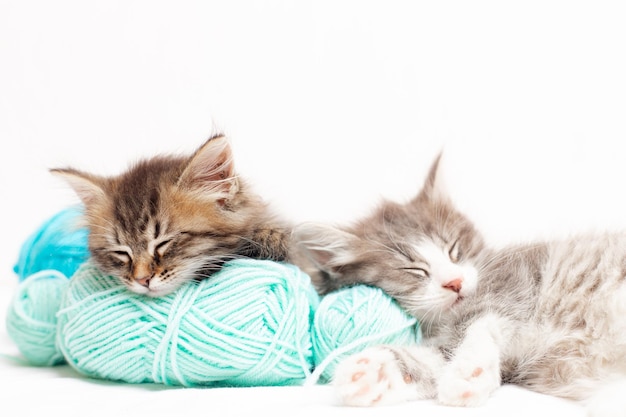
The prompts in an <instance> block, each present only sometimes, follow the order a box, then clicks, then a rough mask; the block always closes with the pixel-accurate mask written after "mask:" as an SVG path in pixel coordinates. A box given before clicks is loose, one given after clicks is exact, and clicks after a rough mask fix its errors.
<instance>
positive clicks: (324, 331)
mask: <svg viewBox="0 0 626 417" xmlns="http://www.w3.org/2000/svg"><path fill="white" fill-rule="evenodd" d="M311 331H312V336H311V339H312V341H313V361H314V363H315V365H316V369H315V373H314V375H313V376H312V378H313V380H314V382H317V379H318V378H319V379H320V380H321V381H322V382H328V381H330V380H331V379H332V376H333V373H334V371H335V368H336V367H337V364H339V362H341V360H342V359H344V358H346V357H347V356H349V355H352V354H354V353H357V352H360V351H362V350H363V349H365V348H367V347H370V346H375V345H380V344H401V345H415V344H418V343H419V342H420V340H421V331H420V328H419V324H418V322H417V320H416V319H415V317H412V316H410V315H408V314H407V313H406V312H405V311H404V310H403V309H402V308H401V307H400V306H399V305H398V304H397V303H396V302H395V300H393V298H391V297H390V296H388V295H387V294H386V293H385V292H384V291H382V290H381V289H380V288H376V287H370V286H366V285H355V286H352V287H348V288H343V289H340V290H338V291H335V292H332V293H330V294H328V295H326V296H324V298H322V300H321V302H320V305H319V307H318V308H317V310H316V312H315V317H314V320H313V326H312V330H311Z"/></svg>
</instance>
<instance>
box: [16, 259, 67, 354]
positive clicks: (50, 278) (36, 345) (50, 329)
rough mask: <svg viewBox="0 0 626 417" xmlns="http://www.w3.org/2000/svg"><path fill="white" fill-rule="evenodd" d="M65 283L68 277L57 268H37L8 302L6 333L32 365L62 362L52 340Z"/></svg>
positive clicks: (59, 352)
mask: <svg viewBox="0 0 626 417" xmlns="http://www.w3.org/2000/svg"><path fill="white" fill-rule="evenodd" d="M68 285H69V283H68V280H67V278H66V277H65V275H63V274H62V273H60V272H59V271H56V270H51V269H48V270H43V271H39V272H37V273H35V274H32V275H30V276H29V277H28V278H26V279H25V280H24V281H22V282H20V284H19V286H18V288H17V291H16V293H15V294H14V296H13V299H12V300H11V303H10V304H9V309H8V311H7V316H6V326H7V333H8V334H9V337H11V339H12V340H13V342H14V343H15V344H16V345H17V348H18V349H19V351H20V353H21V354H22V355H23V356H24V358H25V359H26V360H27V361H28V363H30V364H31V365H36V366H51V365H57V364H60V363H63V362H64V360H63V355H62V354H61V351H60V350H59V348H58V347H57V345H56V341H55V339H56V326H57V318H56V313H57V311H58V310H59V306H60V305H61V297H62V295H63V293H64V292H65V289H66V288H67V286H68Z"/></svg>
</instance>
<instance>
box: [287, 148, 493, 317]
mask: <svg viewBox="0 0 626 417" xmlns="http://www.w3.org/2000/svg"><path fill="white" fill-rule="evenodd" d="M439 160H440V157H438V158H437V159H436V160H435V162H434V163H433V165H432V167H431V169H430V172H429V175H428V178H427V179H426V182H425V184H424V186H423V188H422V190H421V191H420V192H419V194H418V195H417V196H416V197H415V198H414V199H413V200H411V201H409V202H408V203H406V204H397V203H393V202H389V201H386V202H383V204H381V206H380V207H379V208H378V209H377V210H376V211H375V212H373V214H372V215H370V216H368V217H366V218H363V219H361V220H360V221H358V222H356V223H355V224H353V225H351V226H349V227H333V226H329V225H320V224H310V223H304V224H301V225H299V226H298V227H297V228H296V229H295V231H294V240H295V241H296V242H298V244H299V245H300V246H301V248H302V250H303V252H305V253H306V254H307V255H308V256H309V258H310V259H311V260H312V261H313V263H315V264H316V265H317V266H318V267H319V268H320V269H321V270H322V271H323V272H324V274H322V276H323V279H321V280H320V281H318V282H316V285H317V287H318V289H319V290H320V292H322V293H326V292H328V291H332V290H334V289H337V288H340V287H343V286H349V285H353V284H359V283H363V284H368V285H373V286H377V287H380V288H382V289H383V290H385V291H386V292H387V293H388V294H390V295H391V296H393V297H394V298H395V299H396V300H397V301H398V302H399V303H400V304H401V305H402V306H403V307H404V308H405V309H406V310H407V311H408V312H409V313H411V314H413V315H414V316H416V317H418V318H420V319H426V320H437V319H438V318H441V317H443V316H445V315H446V314H447V313H449V312H452V311H454V310H455V309H456V308H457V307H458V306H460V305H462V304H463V299H464V298H465V297H467V296H469V295H472V294H473V293H474V292H475V290H476V286H477V269H476V267H475V264H476V261H477V256H478V254H479V253H480V251H481V250H482V248H483V246H484V244H483V239H482V237H481V236H480V235H479V234H478V233H477V231H476V230H475V228H474V226H473V224H472V223H471V222H470V221H469V220H468V219H467V218H466V217H465V216H464V215H463V214H461V213H460V212H459V211H458V210H456V209H455V208H454V206H453V204H452V202H451V201H450V199H449V198H448V197H447V196H446V195H445V194H444V192H443V190H441V187H440V186H439V185H438V184H437V181H436V180H437V168H438V165H439Z"/></svg>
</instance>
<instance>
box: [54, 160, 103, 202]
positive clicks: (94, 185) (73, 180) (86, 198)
mask: <svg viewBox="0 0 626 417" xmlns="http://www.w3.org/2000/svg"><path fill="white" fill-rule="evenodd" d="M50 173H52V174H53V175H55V176H57V177H60V178H62V179H63V180H65V182H67V183H68V184H69V186H70V187H72V189H74V192H75V193H76V194H77V195H78V197H79V198H80V199H81V201H82V202H83V204H85V206H89V205H92V204H95V203H98V202H100V201H102V199H103V198H105V196H106V193H105V191H104V188H102V187H103V180H102V179H101V178H100V177H96V176H94V175H91V174H87V173H84V172H81V171H78V170H76V169H73V168H54V169H51V170H50Z"/></svg>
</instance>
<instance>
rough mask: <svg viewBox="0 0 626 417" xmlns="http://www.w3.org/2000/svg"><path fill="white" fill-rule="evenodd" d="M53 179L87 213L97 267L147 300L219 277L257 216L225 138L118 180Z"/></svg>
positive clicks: (74, 173)
mask: <svg viewBox="0 0 626 417" xmlns="http://www.w3.org/2000/svg"><path fill="white" fill-rule="evenodd" d="M51 172H52V173H53V174H55V175H58V176H60V177H62V178H63V179H65V180H66V181H67V183H68V184H69V185H70V186H71V187H72V188H73V189H74V191H75V192H76V194H77V195H78V196H79V197H80V199H81V200H82V202H83V204H84V206H85V214H86V216H85V220H86V223H87V226H88V228H89V231H90V233H89V250H90V253H91V258H92V260H93V261H94V263H95V264H96V265H97V266H98V267H99V268H100V269H101V270H102V271H103V272H104V273H106V274H109V275H112V276H116V277H118V278H120V279H121V281H122V282H123V283H124V284H125V285H126V286H127V287H128V288H129V289H130V290H132V291H134V292H136V293H140V294H146V295H149V296H160V295H164V294H167V293H169V292H172V291H173V290H175V289H176V288H178V287H179V286H180V285H181V284H182V283H184V282H186V281H189V280H192V279H196V278H202V277H203V276H207V275H209V274H210V273H211V272H212V271H214V270H216V269H219V267H220V266H221V265H222V264H223V263H224V262H225V261H227V260H229V257H232V254H233V253H235V252H236V251H237V250H238V248H239V247H240V246H241V244H242V243H241V242H242V238H241V237H242V236H244V235H245V234H246V230H247V228H248V227H249V225H250V223H251V222H252V220H256V219H258V217H259V216H260V210H259V208H260V207H261V203H260V202H259V201H256V200H255V197H254V196H253V195H251V194H250V193H245V192H243V191H242V188H243V187H244V184H242V182H241V181H240V180H239V179H238V178H237V176H236V175H235V171H234V167H233V158H232V151H231V147H230V144H229V142H228V140H227V139H226V138H225V137H224V136H215V137H212V138H211V139H209V140H208V141H207V142H206V143H205V144H204V145H202V146H201V147H200V148H199V149H197V150H196V152H194V153H193V154H192V155H191V156H158V157H153V158H148V159H145V160H142V161H140V162H138V163H136V164H135V165H133V166H132V167H130V169H128V170H127V171H126V172H124V173H122V174H120V175H118V176H113V177H102V176H97V175H92V174H89V173H85V172H81V171H78V170H76V169H72V168H65V169H53V170H51Z"/></svg>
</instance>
